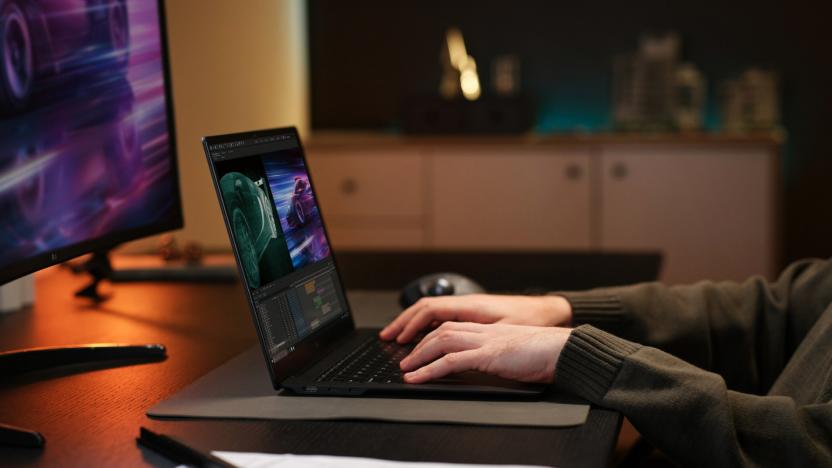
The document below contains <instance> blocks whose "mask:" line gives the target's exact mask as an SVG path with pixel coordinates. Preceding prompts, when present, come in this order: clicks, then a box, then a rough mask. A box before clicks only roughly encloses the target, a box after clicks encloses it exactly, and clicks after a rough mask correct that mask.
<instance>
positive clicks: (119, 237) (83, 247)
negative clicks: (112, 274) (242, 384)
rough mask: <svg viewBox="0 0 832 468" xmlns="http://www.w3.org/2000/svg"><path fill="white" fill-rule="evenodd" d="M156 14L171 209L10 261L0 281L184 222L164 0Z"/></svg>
mask: <svg viewBox="0 0 832 468" xmlns="http://www.w3.org/2000/svg"><path fill="white" fill-rule="evenodd" d="M156 5H157V10H156V11H157V16H158V20H159V41H160V47H161V51H162V54H161V56H162V73H163V75H164V78H165V102H166V110H167V127H168V142H169V145H170V153H169V155H170V156H169V157H170V176H169V177H170V178H171V179H172V180H171V182H172V183H173V194H174V196H175V197H176V201H177V202H178V203H175V206H174V207H173V211H174V212H173V213H171V216H170V217H169V219H165V220H163V221H162V222H158V223H155V224H148V225H145V226H139V227H135V228H131V229H124V230H120V231H116V232H112V233H110V234H106V235H104V236H100V237H97V238H94V239H88V240H85V241H82V242H77V243H75V244H71V245H68V246H65V247H61V248H58V249H54V250H51V251H47V252H44V253H42V254H38V255H35V256H31V257H27V258H25V259H22V260H19V261H17V262H14V263H12V264H10V265H7V266H5V267H3V268H2V269H0V284H4V283H7V282H9V281H13V280H15V279H17V278H20V277H22V276H26V275H28V274H30V273H34V272H36V271H38V270H42V269H44V268H47V267H50V266H52V265H55V264H58V263H61V262H65V261H67V260H71V259H73V258H75V257H79V256H81V255H84V254H88V253H93V252H105V251H107V250H110V249H112V248H113V247H115V246H117V245H119V244H123V243H125V242H129V241H132V240H136V239H141V238H143V237H147V236H151V235H153V234H159V233H162V232H166V231H172V230H174V229H180V228H182V226H183V225H184V219H183V216H182V193H181V189H180V185H179V168H178V164H177V158H178V151H177V146H176V122H175V121H174V112H173V87H172V85H171V73H170V59H169V56H168V55H169V49H168V35H167V16H166V15H165V2H164V0H157V2H156Z"/></svg>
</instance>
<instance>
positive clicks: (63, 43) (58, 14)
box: [0, 0, 130, 114]
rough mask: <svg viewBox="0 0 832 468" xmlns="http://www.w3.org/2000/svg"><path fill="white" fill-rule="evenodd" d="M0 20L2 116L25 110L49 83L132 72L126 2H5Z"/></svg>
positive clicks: (1, 4)
mask: <svg viewBox="0 0 832 468" xmlns="http://www.w3.org/2000/svg"><path fill="white" fill-rule="evenodd" d="M0 18H2V20H0V40H2V43H0V113H2V114H11V113H18V112H21V111H24V110H26V109H27V107H28V106H29V103H30V102H31V99H32V96H33V95H34V94H35V92H37V91H38V90H39V89H42V88H48V87H49V83H50V81H56V84H57V82H61V80H62V79H67V78H71V77H73V76H85V75H89V74H94V73H95V72H96V71H97V70H101V69H102V68H107V69H108V70H109V71H110V72H112V70H113V68H112V65H114V64H115V65H116V69H117V70H119V71H120V73H121V74H122V76H124V74H125V73H126V71H127V62H128V49H129V45H130V31H129V22H128V15H127V5H126V3H125V0H0ZM102 65H109V66H102Z"/></svg>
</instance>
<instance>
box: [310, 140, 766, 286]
mask: <svg viewBox="0 0 832 468" xmlns="http://www.w3.org/2000/svg"><path fill="white" fill-rule="evenodd" d="M778 148H779V140H778V139H777V138H776V137H774V136H754V137H722V136H699V137H681V136H667V137H653V138H650V139H644V138H639V137H617V136H616V137H571V138H570V137H562V138H557V137H551V138H546V137H516V138H501V137H490V138H463V137H459V138H444V139H443V138H404V137H350V138H346V139H343V138H341V139H339V138H334V139H333V138H320V137H318V138H314V137H313V139H312V142H311V143H310V144H309V145H308V146H307V152H308V155H309V161H310V162H309V164H310V166H311V168H312V177H313V179H314V181H315V186H316V189H317V190H318V195H319V198H320V201H321V208H322V211H323V213H324V216H325V219H326V222H327V227H328V229H329V232H330V235H331V237H332V242H333V245H334V246H335V247H336V248H338V249H372V250H389V249H436V250H442V249H454V250H460V249H462V250H465V249H494V250H579V249H587V250H610V251H633V250H659V251H662V252H663V253H664V259H665V260H664V266H663V272H662V277H661V279H662V280H663V281H665V282H668V283H687V282H692V281H696V280H700V279H705V278H708V279H714V280H741V279H744V278H746V277H748V276H751V275H754V274H762V275H765V276H769V277H771V276H772V275H773V274H774V273H775V271H774V270H775V268H776V267H777V248H776V245H777V240H778V239H777V229H776V226H777V221H778V218H777V217H778V209H777V207H778V200H779V195H778V187H779V184H778V167H779V166H778V164H779V163H778V151H779V150H778Z"/></svg>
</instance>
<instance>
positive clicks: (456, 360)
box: [404, 349, 480, 384]
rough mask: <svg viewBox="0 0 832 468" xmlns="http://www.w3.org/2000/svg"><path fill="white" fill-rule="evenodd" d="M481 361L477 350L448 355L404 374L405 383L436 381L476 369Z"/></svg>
mask: <svg viewBox="0 0 832 468" xmlns="http://www.w3.org/2000/svg"><path fill="white" fill-rule="evenodd" d="M479 359H480V352H479V350H476V349H471V350H466V351H460V352H458V353H451V354H446V355H444V356H442V357H441V358H439V359H437V360H435V361H433V362H432V363H430V364H428V365H426V366H424V367H421V368H419V369H417V370H415V371H413V372H408V373H406V374H404V381H405V383H411V384H418V383H424V382H427V381H429V380H435V379H438V378H441V377H444V376H446V375H448V374H455V373H458V372H464V371H467V370H471V369H476V368H477V365H476V364H477V361H478V360H479Z"/></svg>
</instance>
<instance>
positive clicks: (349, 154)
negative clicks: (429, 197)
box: [309, 149, 426, 249]
mask: <svg viewBox="0 0 832 468" xmlns="http://www.w3.org/2000/svg"><path fill="white" fill-rule="evenodd" d="M309 166H310V172H311V177H312V180H313V182H314V186H315V190H316V191H317V194H318V198H319V199H320V205H321V211H322V212H323V213H324V220H325V222H326V225H327V230H328V231H329V234H330V237H331V238H332V239H331V241H332V244H333V246H334V247H335V248H336V249H350V248H357V249H397V248H398V249H406V248H420V247H423V246H424V245H425V237H426V232H425V227H424V224H425V188H424V184H425V161H424V159H423V158H421V157H420V156H419V155H418V152H416V151H414V150H410V149H398V150H392V149H388V150H380V149H375V150H374V149H365V150H358V149H339V150H329V151H311V152H310V157H309Z"/></svg>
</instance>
